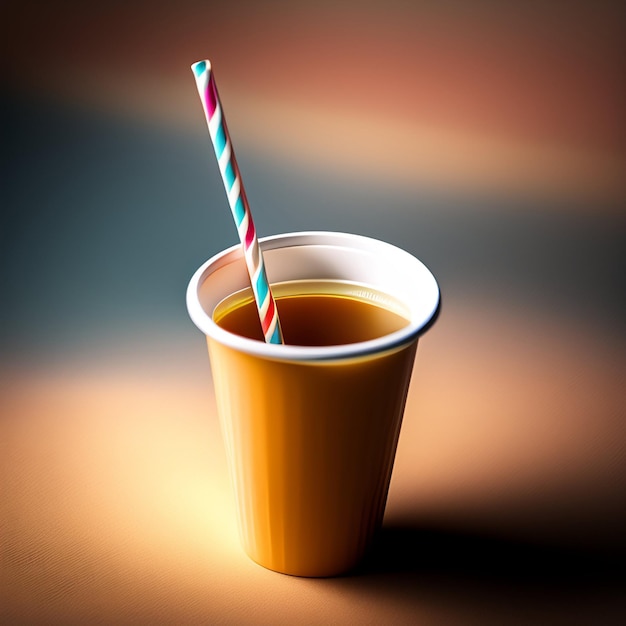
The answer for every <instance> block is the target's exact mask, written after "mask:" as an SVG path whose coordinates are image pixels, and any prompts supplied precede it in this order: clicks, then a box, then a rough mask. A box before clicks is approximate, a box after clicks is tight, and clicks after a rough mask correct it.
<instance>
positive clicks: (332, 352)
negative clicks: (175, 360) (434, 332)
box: [186, 231, 440, 361]
mask: <svg viewBox="0 0 626 626" xmlns="http://www.w3.org/2000/svg"><path fill="white" fill-rule="evenodd" d="M259 243H260V245H261V248H262V250H263V252H264V253H266V252H269V251H271V250H277V249H282V248H293V247H300V246H309V247H311V248H315V247H331V248H335V249H337V250H339V249H343V250H346V249H349V250H351V251H359V252H361V253H364V254H368V255H370V256H372V258H374V257H375V256H376V255H386V256H389V255H391V256H392V257H393V261H394V262H397V263H399V265H407V266H409V267H410V269H411V277H412V280H415V281H416V282H417V283H419V284H416V285H413V284H411V289H412V290H413V292H415V293H418V292H419V299H420V302H419V303H417V302H413V306H411V305H410V303H409V309H410V310H411V319H410V320H409V323H408V324H407V326H405V327H404V328H402V329H401V330H398V331H396V332H393V333H390V334H388V335H384V336H382V337H377V338H376V339H372V340H369V341H362V342H359V343H350V344H342V345H333V346H294V345H280V344H269V343H265V342H262V341H257V340H254V339H249V338H247V337H242V336H240V335H236V334H234V333H231V332H229V331H226V330H224V329H223V328H221V327H220V326H219V325H218V324H216V323H215V322H214V321H213V317H212V313H213V310H214V307H213V309H212V310H211V311H207V310H206V308H205V306H204V305H203V303H202V301H201V288H202V285H203V284H204V282H205V281H206V280H207V279H208V278H209V277H210V276H211V275H212V274H213V273H214V272H215V271H216V270H218V269H220V268H224V267H226V266H228V265H229V264H232V263H239V264H241V265H243V264H244V260H243V250H242V246H241V245H240V244H237V245H234V246H231V247H230V248H228V249H226V250H223V251H222V252H219V253H218V254H216V255H214V256H213V257H211V258H210V259H208V260H207V261H206V262H205V263H203V264H202V265H201V266H200V267H199V268H198V269H197V270H196V272H195V273H194V275H193V276H192V278H191V280H190V281H189V285H188V287H187V298H186V299H187V310H188V312H189V316H190V317H191V320H192V321H193V322H194V324H195V325H196V326H197V327H198V328H199V329H200V330H201V331H202V332H203V333H204V334H205V335H206V336H208V337H210V338H212V339H214V340H215V341H217V342H219V343H220V344H223V345H226V346H229V347H231V348H233V349H235V350H238V351H240V352H244V353H247V354H250V355H255V356H259V357H263V358H268V359H273V360H280V361H329V360H343V359H350V358H359V357H363V356H368V355H372V354H375V353H384V352H387V351H390V350H396V349H399V348H401V347H403V346H406V345H408V344H410V343H412V342H413V341H414V340H416V339H417V337H418V336H420V335H422V334H423V333H424V332H426V330H428V328H430V326H432V324H433V323H434V321H435V320H436V317H437V315H438V313H439V307H440V292H439V286H438V284H437V281H436V280H435V277H434V276H433V275H432V273H431V272H430V270H429V269H428V268H427V267H426V266H425V265H424V264H423V263H422V262H421V261H419V260H418V259H417V258H416V257H414V256H413V255H411V254H409V253H408V252H406V251H405V250H402V249H401V248H398V247H396V246H394V245H393V244H389V243H386V242H383V241H380V240H378V239H373V238H371V237H365V236H363V235H354V234H349V233H341V232H327V231H303V232H295V233H284V234H279V235H272V236H269V237H263V238H261V239H259ZM265 256H266V267H267V272H268V277H269V279H270V282H274V281H273V280H272V275H271V269H272V268H271V264H270V262H269V261H268V260H267V255H265ZM390 258H391V257H390ZM372 286H373V285H372ZM375 288H377V289H379V290H380V291H383V292H387V293H389V292H388V291H387V290H385V289H384V288H382V287H375ZM236 290H237V289H233V290H232V292H233V293H234V291H236ZM396 297H398V299H400V300H401V301H403V302H404V300H403V294H397V295H396ZM413 300H415V298H413Z"/></svg>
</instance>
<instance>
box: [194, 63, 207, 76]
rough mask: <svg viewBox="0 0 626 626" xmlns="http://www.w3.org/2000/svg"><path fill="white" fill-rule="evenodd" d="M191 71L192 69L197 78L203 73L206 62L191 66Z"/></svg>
mask: <svg viewBox="0 0 626 626" xmlns="http://www.w3.org/2000/svg"><path fill="white" fill-rule="evenodd" d="M192 69H193V73H194V74H195V75H196V76H198V77H200V76H202V73H203V72H204V70H206V61H199V62H198V63H196V64H195V65H193V66H192Z"/></svg>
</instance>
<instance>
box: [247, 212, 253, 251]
mask: <svg viewBox="0 0 626 626" xmlns="http://www.w3.org/2000/svg"><path fill="white" fill-rule="evenodd" d="M253 240H254V224H253V223H252V215H250V213H248V230H247V232H246V250H247V249H248V248H249V247H250V244H251V243H252V241H253Z"/></svg>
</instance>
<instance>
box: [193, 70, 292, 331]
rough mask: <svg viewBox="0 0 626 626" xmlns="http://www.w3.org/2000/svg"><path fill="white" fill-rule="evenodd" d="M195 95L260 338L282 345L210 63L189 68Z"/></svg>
mask: <svg viewBox="0 0 626 626" xmlns="http://www.w3.org/2000/svg"><path fill="white" fill-rule="evenodd" d="M191 69H192V70H193V73H194V76H195V77H196V84H197V86H198V93H199V94H200V100H201V101H202V106H203V108H204V114H205V116H206V121H207V124H208V126H209V134H210V135H211V141H212V142H213V148H214V149H215V156H216V157H217V162H218V164H219V167H220V172H221V174H222V180H223V181H224V187H225V188H226V195H227V196H228V203H229V204H230V209H231V211H232V213H233V217H234V218H235V224H236V225H237V231H238V232H239V239H240V240H241V244H242V245H243V249H244V256H245V259H246V266H247V267H248V274H250V284H251V285H252V291H253V293H254V299H255V301H256V306H257V310H258V312H259V318H260V320H261V327H262V328H263V335H264V336H265V341H266V342H267V343H283V336H282V331H281V328H280V322H279V321H278V311H277V309H276V303H275V302H274V297H273V296H272V291H271V289H270V285H269V282H268V280H267V275H266V273H265V263H264V262H263V254H262V253H261V248H260V246H259V241H258V239H257V235H256V229H255V228H254V222H253V221H252V213H250V207H249V206H248V200H247V198H246V192H245V191H244V188H243V182H242V181H241V174H240V173H239V167H238V166H237V161H236V160H235V152H234V150H233V146H232V143H231V141H230V135H229V134H228V128H227V127H226V120H225V119H224V114H223V112H222V106H221V104H220V98H219V95H218V93H217V87H216V86H215V79H214V77H213V72H212V71H211V62H210V61H208V60H205V61H198V62H197V63H194V64H193V65H192V66H191Z"/></svg>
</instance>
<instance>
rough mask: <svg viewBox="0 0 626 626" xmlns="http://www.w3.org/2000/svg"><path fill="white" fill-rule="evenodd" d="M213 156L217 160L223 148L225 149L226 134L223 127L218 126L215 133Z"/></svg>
mask: <svg viewBox="0 0 626 626" xmlns="http://www.w3.org/2000/svg"><path fill="white" fill-rule="evenodd" d="M214 146H215V154H216V155H217V158H218V159H219V158H220V157H221V156H222V152H224V148H225V147H226V133H225V132H224V127H223V126H222V125H221V124H220V125H219V126H218V128H217V133H215V140H214Z"/></svg>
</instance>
